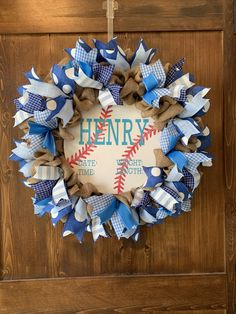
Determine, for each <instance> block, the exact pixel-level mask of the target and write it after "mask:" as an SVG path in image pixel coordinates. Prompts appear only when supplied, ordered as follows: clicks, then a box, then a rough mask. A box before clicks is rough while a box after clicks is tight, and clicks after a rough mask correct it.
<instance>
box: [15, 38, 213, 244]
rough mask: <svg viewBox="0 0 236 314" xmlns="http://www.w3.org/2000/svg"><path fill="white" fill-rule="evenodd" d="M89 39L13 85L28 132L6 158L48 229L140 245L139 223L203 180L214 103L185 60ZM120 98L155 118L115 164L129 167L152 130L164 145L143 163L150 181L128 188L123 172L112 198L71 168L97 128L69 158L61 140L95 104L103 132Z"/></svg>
mask: <svg viewBox="0 0 236 314" xmlns="http://www.w3.org/2000/svg"><path fill="white" fill-rule="evenodd" d="M93 42H94V47H93V48H91V47H90V46H89V45H88V44H86V43H85V42H84V41H83V40H82V39H79V40H78V41H77V43H76V47H75V48H73V49H65V50H66V52H67V53H68V54H69V56H70V58H69V57H67V58H65V59H64V60H62V61H61V62H60V63H59V64H55V65H53V67H52V69H51V72H50V74H49V75H48V77H47V78H45V80H42V79H41V78H40V77H39V76H38V75H37V74H36V73H35V70H34V68H32V69H31V71H29V72H27V73H26V74H25V76H26V78H27V79H28V81H29V84H28V85H23V86H21V87H19V88H18V92H19V94H20V97H19V98H17V99H16V100H15V101H14V103H15V106H16V114H15V116H14V118H15V125H14V126H18V127H19V128H20V129H21V130H23V132H24V135H23V137H22V138H21V140H20V141H15V144H16V147H15V148H14V149H13V150H12V154H11V156H10V159H11V160H15V161H18V162H19V166H20V170H19V171H20V172H22V173H23V175H24V177H25V178H26V179H25V181H24V183H25V185H26V186H28V187H30V188H32V189H33V190H34V192H35V196H34V197H33V206H34V212H35V214H37V215H38V216H43V215H45V214H46V213H48V214H50V215H51V220H52V223H53V225H54V226H55V225H56V224H57V223H59V222H62V223H63V224H64V229H63V236H67V235H69V234H74V235H75V236H76V237H77V239H78V240H79V241H80V242H82V240H83V236H84V234H85V232H91V233H92V236H93V239H94V241H96V240H97V239H98V238H99V237H100V236H102V237H110V236H112V235H114V234H115V235H116V236H117V238H118V239H120V238H121V237H124V238H130V237H131V238H133V239H134V240H135V241H137V240H138V238H139V234H140V228H141V226H142V225H145V224H146V225H147V226H152V225H155V224H160V223H163V221H164V220H165V218H166V217H168V216H171V217H176V216H179V215H180V214H182V213H184V212H188V211H190V210H191V198H192V195H193V191H194V190H195V189H196V187H197V186H198V184H199V181H200V177H201V173H200V172H199V171H198V166H199V165H203V166H210V165H211V162H212V157H211V155H210V154H209V153H207V152H205V150H206V149H207V147H208V146H209V145H210V132H209V129H208V127H207V126H204V124H203V122H202V119H201V117H202V116H203V115H204V114H205V113H206V112H207V111H208V109H209V106H210V103H209V100H208V99H206V98H205V96H206V94H207V93H208V92H209V89H208V88H204V87H202V86H196V85H195V83H194V78H193V76H192V75H191V74H189V73H184V72H183V65H184V59H180V60H179V61H178V62H177V63H176V64H174V65H171V64H169V63H168V64H166V65H165V66H163V65H162V63H161V61H160V60H157V61H153V57H154V55H155V53H156V49H153V48H151V49H148V48H147V46H146V45H145V43H144V41H143V40H142V39H141V40H140V42H139V44H138V46H137V48H136V50H135V51H134V52H131V51H130V50H127V51H125V52H124V51H123V50H122V49H121V48H120V46H119V45H118V43H117V40H116V39H115V38H114V39H112V40H111V41H110V42H108V43H103V42H101V41H99V40H94V41H93ZM124 103H126V104H128V105H130V106H136V108H138V109H139V110H140V113H141V117H142V118H146V117H149V118H152V119H153V122H154V123H153V126H151V127H147V128H146V129H145V131H144V132H143V133H142V135H141V136H139V137H138V138H137V139H136V140H135V141H134V143H135V144H134V145H133V146H132V149H131V151H126V154H125V155H124V160H123V162H122V164H121V165H120V169H121V170H124V169H127V168H128V162H129V160H131V159H132V156H133V155H134V154H135V152H136V150H137V149H138V146H139V144H140V141H141V140H142V141H146V140H148V138H149V137H150V135H151V134H152V133H154V134H155V133H156V132H160V148H158V149H155V150H154V154H155V158H156V164H155V165H153V166H152V167H149V166H148V167H145V166H144V167H143V171H144V173H145V174H146V177H147V180H146V182H144V183H143V185H142V186H138V187H136V188H135V189H132V190H131V191H124V190H123V185H122V184H123V180H124V177H123V176H122V175H120V176H118V177H117V178H116V184H117V186H118V187H119V188H118V190H117V194H102V193H100V191H99V189H98V188H97V187H96V186H94V185H93V184H91V183H84V184H82V182H81V181H80V177H79V175H78V173H77V172H76V171H75V169H74V168H73V167H74V166H75V165H76V164H77V163H78V160H81V158H82V159H83V158H86V154H88V152H91V151H93V150H94V149H95V148H96V145H95V138H96V136H97V134H94V135H93V138H92V141H90V143H89V144H86V145H85V147H83V149H82V150H80V152H79V154H80V155H78V154H75V155H74V156H72V158H70V159H68V158H65V154H64V146H63V143H64V140H67V141H68V140H73V135H72V133H71V132H70V129H71V128H72V127H74V126H76V125H78V124H79V123H80V119H81V117H82V112H84V111H89V110H90V109H92V108H93V107H94V106H98V104H99V106H101V107H102V108H103V109H102V113H101V122H100V123H99V125H98V129H99V136H100V137H102V136H103V134H104V132H105V130H106V126H107V124H106V121H107V119H108V118H109V117H110V110H111V108H112V106H122V105H123V104H124ZM124 175H125V174H124Z"/></svg>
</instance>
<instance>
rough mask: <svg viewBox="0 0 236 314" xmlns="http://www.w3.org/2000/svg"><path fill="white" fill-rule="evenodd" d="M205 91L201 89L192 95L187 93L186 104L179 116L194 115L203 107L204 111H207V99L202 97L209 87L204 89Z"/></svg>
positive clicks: (208, 103)
mask: <svg viewBox="0 0 236 314" xmlns="http://www.w3.org/2000/svg"><path fill="white" fill-rule="evenodd" d="M204 90H205V92H204V93H203V92H202V91H201V92H199V93H197V94H196V95H195V96H194V97H192V96H191V95H188V97H187V102H186V106H185V107H184V110H183V111H182V112H181V113H180V114H179V117H180V118H188V117H192V116H194V115H195V114H196V113H197V112H198V111H200V110H201V109H202V108H204V109H205V110H204V111H205V112H207V111H208V110H209V108H210V102H209V99H206V98H203V96H202V95H203V94H207V93H208V92H209V90H210V89H209V88H205V89H204Z"/></svg>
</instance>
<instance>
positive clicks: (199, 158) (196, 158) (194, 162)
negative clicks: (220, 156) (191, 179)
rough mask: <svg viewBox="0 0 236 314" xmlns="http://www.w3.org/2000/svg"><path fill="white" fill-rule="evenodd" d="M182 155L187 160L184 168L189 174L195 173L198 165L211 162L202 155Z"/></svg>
mask: <svg viewBox="0 0 236 314" xmlns="http://www.w3.org/2000/svg"><path fill="white" fill-rule="evenodd" d="M184 155H185V156H186V158H187V159H188V163H187V165H186V168H187V169H188V170H189V171H191V172H195V171H196V170H197V167H198V166H199V164H200V163H203V162H209V161H211V158H210V157H207V156H206V155H204V154H202V153H185V154H184Z"/></svg>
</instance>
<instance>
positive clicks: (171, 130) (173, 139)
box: [160, 121, 180, 155]
mask: <svg viewBox="0 0 236 314" xmlns="http://www.w3.org/2000/svg"><path fill="white" fill-rule="evenodd" d="M179 138H180V135H179V133H178V131H177V130H176V127H175V126H174V124H173V123H172V121H170V122H169V123H168V125H167V127H166V128H164V129H163V131H162V132H161V138H160V146H161V149H162V151H163V153H164V154H165V155H166V154H167V153H169V151H171V150H172V149H173V148H174V147H175V145H176V143H177V141H178V140H179Z"/></svg>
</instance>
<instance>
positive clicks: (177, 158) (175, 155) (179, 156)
mask: <svg viewBox="0 0 236 314" xmlns="http://www.w3.org/2000/svg"><path fill="white" fill-rule="evenodd" d="M167 157H168V158H169V159H170V160H171V161H172V162H173V163H174V164H176V165H177V167H178V169H179V170H180V171H182V170H183V168H184V167H185V166H186V165H187V163H188V159H187V158H186V157H185V155H184V154H183V153H181V152H180V151H177V150H174V151H172V152H170V153H169V154H168V155H167Z"/></svg>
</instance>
